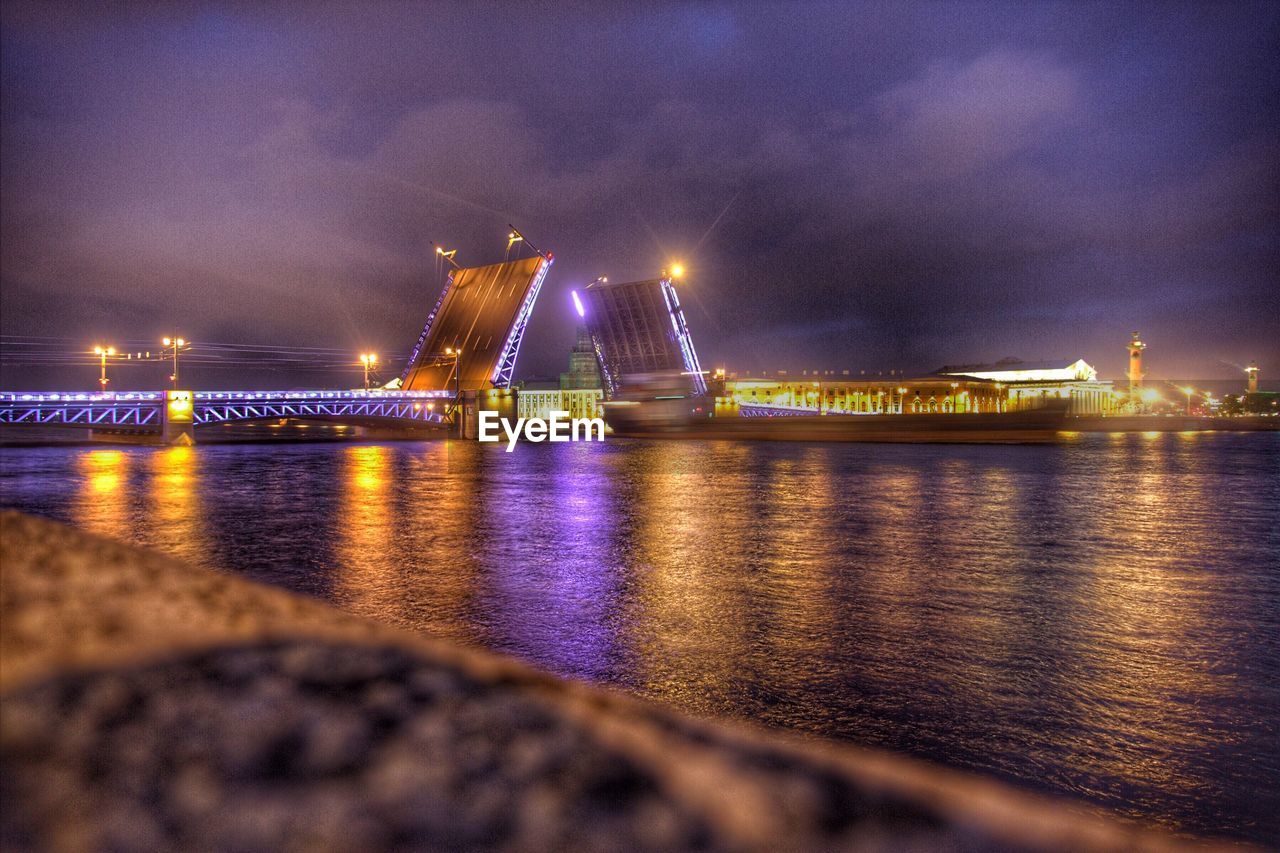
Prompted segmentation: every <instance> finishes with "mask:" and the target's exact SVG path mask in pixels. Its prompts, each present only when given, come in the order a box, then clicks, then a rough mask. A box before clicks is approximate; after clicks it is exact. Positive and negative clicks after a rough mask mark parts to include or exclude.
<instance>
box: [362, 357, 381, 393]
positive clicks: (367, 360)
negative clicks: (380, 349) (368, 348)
mask: <svg viewBox="0 0 1280 853" xmlns="http://www.w3.org/2000/svg"><path fill="white" fill-rule="evenodd" d="M360 363H361V364H363V365H364V390H366V391H368V390H369V368H371V367H374V366H375V365H377V363H378V354H377V353H376V352H362V353H360Z"/></svg>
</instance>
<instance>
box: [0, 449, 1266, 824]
mask: <svg viewBox="0 0 1280 853" xmlns="http://www.w3.org/2000/svg"><path fill="white" fill-rule="evenodd" d="M0 463H2V465H0V502H3V503H4V504H5V505H7V506H17V507H20V508H23V509H26V510H29V511H32V512H37V513H41V514H44V515H48V516H52V517H54V518H59V519H63V520H66V521H70V522H72V523H74V524H78V525H80V526H82V527H85V528H88V529H91V530H94V531H98V532H101V533H105V534H109V535H112V536H117V537H120V538H124V539H128V540H131V541H134V542H138V543H141V544H144V545H149V546H154V547H157V548H161V549H163V550H166V551H169V552H171V553H174V554H177V555H179V556H181V557H184V558H187V559H189V560H192V561H194V562H197V563H200V564H202V565H207V566H213V567H216V568H221V569H228V570H232V571H237V572H240V573H243V574H245V575H248V576H249V577H252V578H256V579H258V580H263V581H267V582H270V583H274V584H279V585H281V586H285V587H288V588H290V589H294V590H298V591H301V592H305V593H310V594H312V595H316V596H319V597H321V598H324V599H327V600H329V601H332V602H334V603H336V604H337V605H339V606H341V607H344V608H346V609H349V610H352V611H355V612H357V613H361V614H365V615H369V616H373V617H376V618H379V619H383V620H387V621H390V622H395V623H397V624H400V625H404V626H407V627H410V628H413V629H416V630H419V631H423V632H426V633H430V634H434V635H439V636H444V637H449V638H452V639H456V640H460V641H463V642H466V643H471V644H475V645H480V646H485V647H488V648H492V649H497V650H500V651H504V652H510V653H512V654H514V655H517V656H519V657H521V658H523V659H525V660H527V661H530V662H532V663H534V664H537V665H538V666H541V667H545V668H547V669H550V670H553V671H555V672H558V673H561V674H563V675H567V676H572V677H576V678H582V679H587V680H590V681H596V682H605V683H609V684H616V685H621V686H623V687H625V688H627V689H629V690H631V691H634V692H636V693H639V694H642V695H645V696H649V697H654V698H657V699H660V700H664V701H666V702H670V703H672V704H674V705H676V706H679V707H681V708H684V709H686V710H689V711H693V712H698V713H711V714H727V715H732V716H735V717H743V718H747V719H751V720H756V721H761V722H764V723H767V724H770V725H775V726H783V727H787V728H792V729H797V730H800V731H803V732H808V733H816V734H821V735H826V736H831V737H836V738H844V739H848V740H853V741H857V742H859V743H865V744H874V745H879V746H885V747H890V748H893V749H898V750H904V751H907V752H911V753H914V754H916V755H920V756H924V757H927V758H930V759H934V760H937V761H941V762H945V763H947V764H951V765H955V766H959V767H965V768H970V769H977V770H981V771H984V772H988V773H992V774H995V775H997V776H1000V777H1002V778H1005V779H1009V780H1013V781H1016V782H1018V783H1019V784H1022V785H1025V786H1029V787H1033V788H1037V789H1040V790H1048V791H1053V792H1058V793H1067V794H1071V795H1074V796H1079V797H1084V798H1087V799H1089V800H1092V801H1094V802H1096V803H1101V804H1104V805H1106V806H1108V807H1111V808H1113V809H1117V810H1119V811H1121V812H1124V813H1126V814H1129V815H1132V816H1135V817H1138V818H1140V819H1143V820H1146V821H1151V822H1158V823H1161V824H1164V825H1167V826H1170V827H1174V828H1176V829H1179V830H1183V831H1193V832H1201V833H1206V832H1207V833H1214V834H1224V835H1229V836H1235V837H1243V838H1249V839H1253V840H1257V841H1264V842H1266V841H1272V842H1275V841H1278V840H1280V732H1278V731H1277V729H1278V728H1280V436H1276V435H1274V434H1270V435H1268V434H1252V435H1240V434H1236V435H1231V434H1210V433H1202V434H1180V435H1178V434H1174V435H1145V436H1144V435H1090V436H1080V437H1078V438H1077V439H1076V440H1075V441H1073V442H1071V443H1069V444H1066V445H1061V446H1035V447H998V446H972V447H967V446H937V445H934V446H910V445H869V444H868V445H801V444H733V443H700V442H670V443H657V442H655V443H641V442H629V441H624V440H611V441H609V442H607V443H605V444H603V445H568V444H558V445H548V444H543V445H524V446H521V447H520V448H518V449H517V451H516V452H514V453H510V454H508V453H504V452H502V450H501V448H499V447H495V446H483V447H482V446H480V445H477V444H471V443H457V442H425V443H399V444H362V445H356V444H346V445H343V444H310V445H308V444H293V445H283V446H280V445H241V446H203V447H197V448H170V449H152V448H128V449H122V448H107V447H77V448H65V447H63V448H43V449H7V450H3V451H0Z"/></svg>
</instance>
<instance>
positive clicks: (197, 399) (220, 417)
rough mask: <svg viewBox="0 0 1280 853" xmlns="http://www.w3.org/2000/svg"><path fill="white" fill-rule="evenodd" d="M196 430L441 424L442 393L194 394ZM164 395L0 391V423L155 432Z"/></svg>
mask: <svg viewBox="0 0 1280 853" xmlns="http://www.w3.org/2000/svg"><path fill="white" fill-rule="evenodd" d="M192 398H193V399H192V420H193V421H194V423H195V425H196V426H207V425H211V424H219V423H234V422H237V421H256V420H272V419H276V418H303V419H306V420H331V421H336V422H349V421H367V420H376V421H399V422H407V423H417V424H443V423H445V422H446V420H447V418H446V416H445V412H444V408H445V406H444V405H443V404H444V403H447V402H448V400H450V399H451V395H450V394H449V392H447V391H381V390H373V391H196V392H194V393H193V394H192ZM164 406H165V397H164V394H163V393H161V392H158V391H126V392H121V393H108V394H95V393H87V392H74V391H73V392H31V393H24V392H13V391H10V392H5V393H0V424H11V425H19V426H74V427H89V428H93V427H98V428H134V429H143V430H159V429H160V427H161V425H162V422H163V414H164Z"/></svg>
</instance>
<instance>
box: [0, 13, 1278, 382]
mask: <svg viewBox="0 0 1280 853" xmlns="http://www.w3.org/2000/svg"><path fill="white" fill-rule="evenodd" d="M2 21H3V35H2V39H0V47H2V50H0V62H2V63H3V65H2V67H3V105H2V107H0V115H2V118H3V122H2V127H3V129H2V130H0V134H2V136H0V139H2V141H3V149H2V163H0V166H2V169H0V171H2V173H3V189H4V192H3V195H2V196H0V244H2V251H3V257H2V263H0V308H2V310H0V332H3V334H4V335H6V336H50V337H52V338H56V339H59V340H60V341H63V342H64V344H65V345H66V346H71V345H72V342H78V344H79V345H81V346H83V347H90V346H92V344H94V343H96V342H104V343H114V344H116V345H118V346H121V347H128V348H130V349H141V348H145V347H144V346H143V344H145V342H147V341H154V342H156V343H158V338H159V337H160V336H161V335H164V334H169V333H171V332H177V333H180V334H183V335H184V336H186V337H187V338H189V339H191V340H193V341H195V342H196V344H197V346H199V345H201V344H203V343H207V342H210V341H216V342H225V343H242V344H255V345H276V346H285V347H310V346H314V347H329V348H332V353H331V354H329V355H327V356H326V358H330V359H332V361H333V363H334V365H335V366H334V367H333V368H332V370H330V371H324V370H312V371H293V372H290V371H287V370H286V371H284V372H274V373H273V372H262V371H259V370H255V369H252V368H251V366H244V367H243V370H241V369H239V368H233V369H230V370H219V371H217V372H216V373H215V372H208V373H206V374H202V373H200V372H199V371H198V368H194V366H193V368H192V370H191V371H190V372H189V373H188V376H190V378H191V380H192V382H193V383H196V384H199V385H201V386H202V387H213V386H214V385H221V386H223V387H234V386H237V385H241V386H244V385H249V384H262V385H263V386H264V387H265V386H266V385H275V386H276V387H286V386H297V385H304V384H313V385H323V386H328V387H343V386H350V385H354V384H358V383H359V373H358V371H357V370H356V369H355V368H354V367H347V368H345V369H343V368H340V367H338V366H337V364H338V362H341V361H343V359H345V358H346V356H345V355H344V354H345V353H349V354H350V359H349V362H347V363H349V364H354V361H355V355H356V353H358V352H361V351H365V350H377V351H379V352H381V353H384V354H385V356H386V358H387V359H390V358H392V357H394V355H395V354H397V353H399V354H403V355H407V353H408V350H409V348H410V346H411V345H412V343H413V341H414V340H416V338H417V335H418V333H419V332H420V330H421V327H422V323H423V321H424V320H425V317H426V314H427V312H428V311H429V310H430V307H431V305H432V304H434V302H435V299H436V296H437V294H438V291H439V284H438V282H437V281H436V280H434V275H433V271H434V255H433V251H432V245H433V241H434V243H435V244H443V245H445V246H447V247H450V248H455V247H456V248H457V249H458V250H459V259H460V260H461V261H462V262H463V263H464V264H466V265H479V264H483V263H489V262H493V261H497V260H501V259H502V255H503V249H504V247H505V238H506V233H507V226H508V223H515V224H516V225H517V226H518V227H520V228H521V229H522V230H524V231H525V232H526V233H527V234H528V235H529V237H530V239H531V240H533V241H534V242H535V243H537V244H538V245H539V246H540V247H542V248H545V249H547V250H550V251H552V252H554V253H555V255H556V264H555V266H554V267H553V268H552V270H551V274H550V276H549V277H548V280H547V283H546V286H545V287H544V288H543V291H542V295H541V297H540V298H539V302H538V306H537V309H536V310H535V312H534V316H533V320H532V321H531V323H530V326H529V330H528V334H527V336H526V338H525V343H524V347H523V349H522V351H521V357H520V362H519V365H518V368H517V373H518V375H519V376H524V377H529V376H545V375H553V374H556V373H558V372H559V371H561V370H563V369H565V364H566V359H567V351H568V349H569V347H570V346H571V345H572V343H573V326H574V324H575V321H576V319H577V318H576V315H575V314H574V313H573V310H572V308H571V305H570V302H569V291H570V290H571V289H573V288H575V287H581V286H583V285H584V284H585V283H586V282H588V281H590V280H591V279H593V278H594V277H595V276H596V275H601V274H604V275H608V276H609V277H610V278H611V279H613V280H624V279H632V278H634V279H638V278H645V277H650V276H652V275H653V274H654V273H656V272H657V270H658V269H660V268H661V267H662V266H664V265H667V264H669V263H672V262H674V261H677V260H678V261H681V262H683V263H684V264H685V266H686V267H687V268H688V270H689V275H688V281H687V284H686V285H685V287H684V290H683V292H684V293H685V294H686V296H685V298H684V302H685V304H686V310H687V313H688V318H689V323H690V325H691V327H692V329H693V333H694V335H695V339H696V341H697V345H698V349H699V352H700V354H701V355H702V359H703V362H704V365H705V366H708V367H711V366H718V365H725V366H727V367H729V369H731V370H738V371H743V372H750V371H758V370H762V369H778V368H784V369H789V370H794V371H800V370H806V369H808V370H812V369H815V368H816V369H824V370H825V369H832V370H837V371H838V370H844V369H848V370H851V371H852V372H853V373H854V374H855V375H856V374H857V372H858V371H860V370H867V371H868V372H869V373H870V372H872V371H877V370H886V371H887V370H889V369H895V370H903V371H906V372H908V373H912V374H918V373H923V372H927V371H929V370H932V369H934V368H936V367H938V366H940V365H942V364H946V363H956V362H991V361H996V360H998V359H1000V358H1003V357H1006V356H1015V357H1019V358H1022V359H1025V360H1028V361H1032V360H1038V359H1043V358H1056V357H1064V358H1071V359H1074V358H1079V357H1083V358H1085V359H1086V360H1088V361H1089V362H1090V363H1091V364H1094V365H1095V366H1096V367H1097V368H1098V369H1099V371H1100V372H1101V374H1102V376H1103V377H1105V378H1118V377H1120V376H1121V375H1122V374H1123V369H1124V360H1125V351H1124V344H1125V342H1126V341H1127V339H1128V336H1129V333H1130V332H1131V331H1133V330H1135V329H1136V330H1140V331H1141V332H1142V334H1143V337H1144V339H1145V340H1146V341H1147V342H1148V343H1149V345H1150V349H1149V351H1148V369H1149V370H1150V371H1151V373H1152V375H1153V376H1155V377H1174V376H1183V377H1186V376H1192V377H1203V378H1206V379H1214V378H1220V379H1234V378H1236V377H1239V376H1241V372H1240V370H1241V368H1242V366H1243V365H1244V364H1247V363H1248V362H1249V361H1251V360H1256V361H1257V362H1258V364H1259V365H1260V366H1261V367H1262V377H1263V382H1264V385H1267V384H1268V383H1269V380H1271V379H1272V378H1273V377H1274V376H1276V375H1277V374H1280V343H1278V342H1277V340H1278V339H1280V336H1277V335H1276V333H1275V325H1276V318H1277V317H1280V287H1278V286H1277V285H1278V284H1280V282H1277V272H1276V271H1277V270H1280V228H1278V225H1277V223H1278V222H1280V202H1278V201H1277V200H1278V199H1280V169H1278V168H1277V166H1278V158H1277V151H1280V144H1278V143H1280V118H1277V116H1280V73H1277V67H1276V62H1275V57H1274V46H1275V44H1276V43H1277V36H1280V7H1276V6H1275V5H1273V4H1259V5H1256V6H1255V5H1245V4H1238V5H1229V6H1228V5H1223V6H1213V7H1208V8H1205V7H1202V6H1198V5H1192V4H1187V5H1167V4H1161V5H1154V4H1153V5H1143V4H1138V5H1131V6H1125V7H1121V8H1116V7H1113V6H1110V5H1106V4H1088V5H1082V4H1060V5H1059V4H1040V5H1034V6H1021V5H1005V4H998V3H991V4H983V5H974V4H963V5H960V4H951V5H948V4H942V5H937V4H931V5H927V6H926V5H915V6H899V5H895V4H860V5H857V6H853V7H845V6H838V5H837V6H821V5H804V6H792V5H788V6H785V7H780V6H771V5H767V4H765V5H760V6H757V7H751V6H734V7H721V6H707V5H691V6H683V5H672V6H664V7H661V8H657V9H636V10H629V11H627V12H625V13H606V12H601V11H598V10H594V9H591V8H589V7H581V8H572V9H570V10H568V11H557V12H554V13H545V14H544V13H541V12H535V11H534V10H533V8H532V7H524V6H511V7H506V10H505V11H495V10H488V11H486V12H483V13H482V12H479V11H476V10H475V9H473V8H470V7H467V6H465V5H460V6H438V5H432V6H431V7H429V8H428V7H412V6H399V5H395V6H392V5H373V6H365V7H362V8H361V9H359V10H353V9H347V8H343V7H341V6H336V5H335V6H330V7H327V8H323V9H317V8H316V7H310V6H291V5H281V6H271V7H263V8H258V7H253V6H240V7H227V8H215V7H205V6H189V5H179V6H177V7H172V6H169V5H156V6H154V7H148V6H145V5H130V6H124V7H112V8H111V9H109V10H104V9H82V8H78V7H72V6H59V5H54V4H24V3H16V2H15V3H10V4H6V5H5V7H4V10H3V18H2ZM5 340H6V342H7V343H11V342H13V341H14V338H6V339H5ZM155 345H156V344H155V343H153V344H152V346H153V347H155ZM6 349H10V350H11V351H12V348H11V347H10V346H6ZM384 363H386V362H385V361H384ZM398 368H399V365H396V369H395V370H388V371H386V372H385V373H384V376H383V378H384V379H386V378H390V376H392V375H396V374H398V372H399V369H398ZM148 369H149V368H131V369H130V370H129V371H128V372H125V371H123V370H115V371H113V376H115V377H117V379H116V384H115V385H114V386H113V387H119V388H127V387H157V384H158V383H157V381H156V379H155V378H152V377H147V378H146V379H145V381H141V380H140V381H137V382H135V381H133V378H134V377H139V378H140V377H143V376H145V375H146V374H145V373H143V372H140V371H145V370H148ZM154 372H155V373H156V376H157V377H159V376H162V370H161V369H160V368H157V369H156V370H155V371H154ZM184 372H185V371H184ZM93 378H94V374H93V372H92V368H86V367H75V368H74V369H72V368H67V367H55V368H49V369H46V370H44V371H39V372H37V371H33V370H31V369H29V368H28V367H27V366H21V367H19V368H15V367H14V366H12V365H11V364H5V365H4V367H3V375H2V376H0V382H2V383H3V385H4V387H7V388H15V387H30V388H40V387H54V386H58V385H61V386H64V387H66V386H76V387H85V388H88V387H90V386H91V385H92V381H93Z"/></svg>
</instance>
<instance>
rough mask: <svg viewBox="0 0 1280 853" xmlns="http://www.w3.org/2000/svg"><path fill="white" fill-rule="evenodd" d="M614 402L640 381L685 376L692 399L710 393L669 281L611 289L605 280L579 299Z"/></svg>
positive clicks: (622, 284) (631, 283)
mask: <svg viewBox="0 0 1280 853" xmlns="http://www.w3.org/2000/svg"><path fill="white" fill-rule="evenodd" d="M575 299H576V300H577V301H578V303H579V305H580V309H579V310H580V312H581V314H582V317H583V319H584V320H585V321H586V324H587V328H588V330H589V331H590V334H591V342H592V345H593V347H594V349H595V353H596V359H597V362H598V364H599V366H600V374H601V377H602V379H603V388H604V392H605V396H606V397H607V398H610V399H612V398H613V397H614V396H616V395H617V394H618V392H619V390H620V389H622V388H623V387H625V386H627V384H628V383H629V382H630V381H634V379H635V378H637V377H642V376H652V375H657V374H665V375H672V374H684V375H685V376H687V377H688V388H689V392H690V393H691V394H705V393H706V392H707V385H706V379H705V378H704V376H703V375H702V367H701V365H700V364H699V363H698V354H697V352H696V351H695V350H694V348H693V339H692V338H691V337H690V335H689V328H688V325H687V324H686V322H685V317H684V310H683V309H682V308H681V307H680V299H679V297H678V296H677V295H676V289H675V286H674V285H673V284H672V281H671V279H670V278H668V277H663V278H655V279H649V280H646V281H629V282H619V283H611V282H609V281H607V280H604V279H601V280H599V281H596V282H594V283H592V284H590V285H588V286H587V287H586V289H584V290H583V291H581V295H580V296H579V295H578V294H576V293H575Z"/></svg>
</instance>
